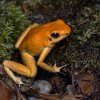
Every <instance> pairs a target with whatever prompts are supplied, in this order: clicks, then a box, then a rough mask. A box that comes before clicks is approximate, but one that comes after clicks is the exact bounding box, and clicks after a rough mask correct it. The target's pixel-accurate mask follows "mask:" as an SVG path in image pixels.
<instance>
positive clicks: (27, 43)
mask: <svg viewBox="0 0 100 100" xmlns="http://www.w3.org/2000/svg"><path fill="white" fill-rule="evenodd" d="M70 32H71V28H70V27H69V26H68V25H67V24H65V23H64V21H63V20H61V19H58V20H56V21H53V22H49V23H47V24H41V25H39V24H37V23H35V24H33V25H31V26H29V27H28V28H27V29H26V30H25V31H24V32H23V34H22V35H21V36H20V37H19V39H18V41H17V43H16V45H15V47H16V48H18V49H19V50H20V53H21V57H22V59H23V62H24V64H25V65H23V64H20V63H17V62H14V61H10V60H5V61H4V62H3V65H4V69H5V71H6V72H7V74H8V75H9V76H10V78H12V80H13V81H14V82H16V83H17V84H24V83H23V82H22V80H21V78H19V77H17V76H15V75H14V73H13V72H12V71H14V72H16V73H18V74H21V75H23V76H27V77H35V76H36V74H37V65H38V66H40V67H42V68H43V69H45V70H47V71H49V72H60V69H61V68H62V67H57V66H55V65H54V66H53V67H51V66H49V65H48V64H46V63H45V62H44V60H45V58H46V57H47V55H48V54H49V52H50V51H51V50H52V48H53V47H54V46H55V44H56V43H57V42H59V41H61V40H62V39H64V38H66V37H67V36H68V35H69V33H70ZM34 56H39V59H38V61H37V62H36V61H35V58H34Z"/></svg>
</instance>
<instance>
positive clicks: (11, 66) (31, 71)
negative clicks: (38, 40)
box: [3, 52, 37, 84]
mask: <svg viewBox="0 0 100 100" xmlns="http://www.w3.org/2000/svg"><path fill="white" fill-rule="evenodd" d="M21 56H22V59H23V62H24V64H25V65H26V66H25V65H23V64H20V63H17V62H14V61H10V60H5V61H4V62H3V65H4V69H5V71H6V72H7V74H8V75H9V76H10V78H12V80H13V81H15V82H16V83H17V84H23V82H22V81H21V79H20V78H19V77H16V76H15V75H14V73H13V72H12V71H14V72H16V73H18V74H20V75H23V76H27V77H35V76H36V74H37V67H36V62H35V59H34V57H32V56H31V55H30V54H28V53H27V52H21Z"/></svg>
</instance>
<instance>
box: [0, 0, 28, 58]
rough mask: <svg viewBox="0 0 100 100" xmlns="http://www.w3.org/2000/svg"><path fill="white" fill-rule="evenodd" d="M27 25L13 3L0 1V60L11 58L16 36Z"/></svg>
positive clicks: (23, 16) (19, 10) (19, 9)
mask: <svg viewBox="0 0 100 100" xmlns="http://www.w3.org/2000/svg"><path fill="white" fill-rule="evenodd" d="M29 24H30V22H29V21H28V20H27V19H26V16H25V15H24V14H23V12H22V11H21V8H20V7H17V6H16V5H15V4H14V2H5V1H4V0H3V1H0V59H1V58H2V59H9V58H11V53H12V51H13V48H14V44H15V42H16V40H17V38H18V36H19V35H20V34H21V33H22V32H23V30H24V29H25V28H26V27H27V26H28V25H29Z"/></svg>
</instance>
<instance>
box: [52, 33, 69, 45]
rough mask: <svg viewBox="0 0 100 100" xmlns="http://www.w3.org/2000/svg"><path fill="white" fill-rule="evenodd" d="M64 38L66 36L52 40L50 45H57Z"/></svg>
mask: <svg viewBox="0 0 100 100" xmlns="http://www.w3.org/2000/svg"><path fill="white" fill-rule="evenodd" d="M66 37H67V35H62V36H60V37H59V38H57V39H52V41H51V43H53V44H55V43H57V42H59V41H61V40H63V39H65V38H66Z"/></svg>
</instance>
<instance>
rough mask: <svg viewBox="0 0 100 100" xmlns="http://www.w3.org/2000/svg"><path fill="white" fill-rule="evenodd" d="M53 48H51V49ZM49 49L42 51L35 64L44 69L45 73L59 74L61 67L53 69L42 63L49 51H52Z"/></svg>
mask: <svg viewBox="0 0 100 100" xmlns="http://www.w3.org/2000/svg"><path fill="white" fill-rule="evenodd" d="M52 48H53V47H52ZM52 48H51V47H45V48H44V49H43V51H42V53H41V55H40V57H39V59H38V62H37V64H38V65H39V66H40V67H41V68H43V69H45V70H47V71H49V72H60V69H61V68H62V67H57V66H55V65H54V66H53V67H51V66H49V65H48V64H46V63H45V62H44V60H45V58H46V57H47V55H48V54H49V52H50V51H51V49H52Z"/></svg>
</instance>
